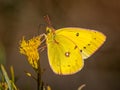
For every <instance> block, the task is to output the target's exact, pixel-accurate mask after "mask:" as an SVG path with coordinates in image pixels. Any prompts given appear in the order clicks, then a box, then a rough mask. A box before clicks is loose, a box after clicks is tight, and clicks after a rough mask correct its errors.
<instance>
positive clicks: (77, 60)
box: [46, 25, 106, 75]
mask: <svg viewBox="0 0 120 90" xmlns="http://www.w3.org/2000/svg"><path fill="white" fill-rule="evenodd" d="M46 33H47V34H46V44H47V52H48V59H49V64H50V67H51V68H52V70H53V72H54V73H56V74H59V75H71V74H75V73H77V72H78V71H80V70H81V69H82V68H83V66H84V60H85V59H87V58H88V57H90V56H91V55H92V54H93V53H95V51H96V50H97V49H98V48H99V47H100V46H101V45H102V44H103V43H104V42H105V40H106V36H105V35H104V34H103V33H101V32H99V31H95V30H90V29H84V28H76V27H67V28H61V29H57V30H55V29H54V28H53V27H52V26H51V25H49V26H48V27H47V28H46Z"/></svg>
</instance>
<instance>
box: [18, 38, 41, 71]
mask: <svg viewBox="0 0 120 90" xmlns="http://www.w3.org/2000/svg"><path fill="white" fill-rule="evenodd" d="M40 39H41V36H37V37H33V38H32V39H30V40H28V41H26V40H25V39H24V37H23V39H22V40H21V41H20V48H19V49H20V53H21V54H24V55H26V56H27V58H28V62H29V64H30V65H32V67H33V68H34V69H38V63H39V62H38V61H39V58H40V57H39V53H38V48H39V46H40V44H41V40H40Z"/></svg>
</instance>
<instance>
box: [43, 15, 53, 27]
mask: <svg viewBox="0 0 120 90" xmlns="http://www.w3.org/2000/svg"><path fill="white" fill-rule="evenodd" d="M44 19H45V21H46V23H47V24H48V26H49V27H52V23H51V21H50V18H49V16H48V15H46V16H44Z"/></svg>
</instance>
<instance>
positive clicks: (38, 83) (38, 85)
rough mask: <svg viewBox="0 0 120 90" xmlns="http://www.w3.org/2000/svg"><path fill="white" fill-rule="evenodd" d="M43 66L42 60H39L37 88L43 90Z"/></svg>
mask: <svg viewBox="0 0 120 90" xmlns="http://www.w3.org/2000/svg"><path fill="white" fill-rule="evenodd" d="M41 74H42V73H41V67H40V62H38V71H37V90H43V84H42V79H41V77H42V75H41Z"/></svg>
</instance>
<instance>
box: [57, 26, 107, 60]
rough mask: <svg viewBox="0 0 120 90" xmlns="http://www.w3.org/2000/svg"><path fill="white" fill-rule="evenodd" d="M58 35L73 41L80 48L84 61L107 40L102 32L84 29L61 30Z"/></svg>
mask: <svg viewBox="0 0 120 90" xmlns="http://www.w3.org/2000/svg"><path fill="white" fill-rule="evenodd" d="M56 34H57V35H63V36H65V37H67V38H69V39H71V40H72V41H73V42H74V43H75V44H76V45H77V46H78V47H79V51H80V53H81V54H82V57H83V59H86V58H88V57H89V56H91V55H92V54H93V53H94V52H95V51H96V50H97V49H98V48H99V47H100V46H101V45H102V44H103V43H104V41H105V39H106V37H105V35H103V34H102V33H101V32H98V31H94V30H88V29H83V28H61V29H58V30H56Z"/></svg>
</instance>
